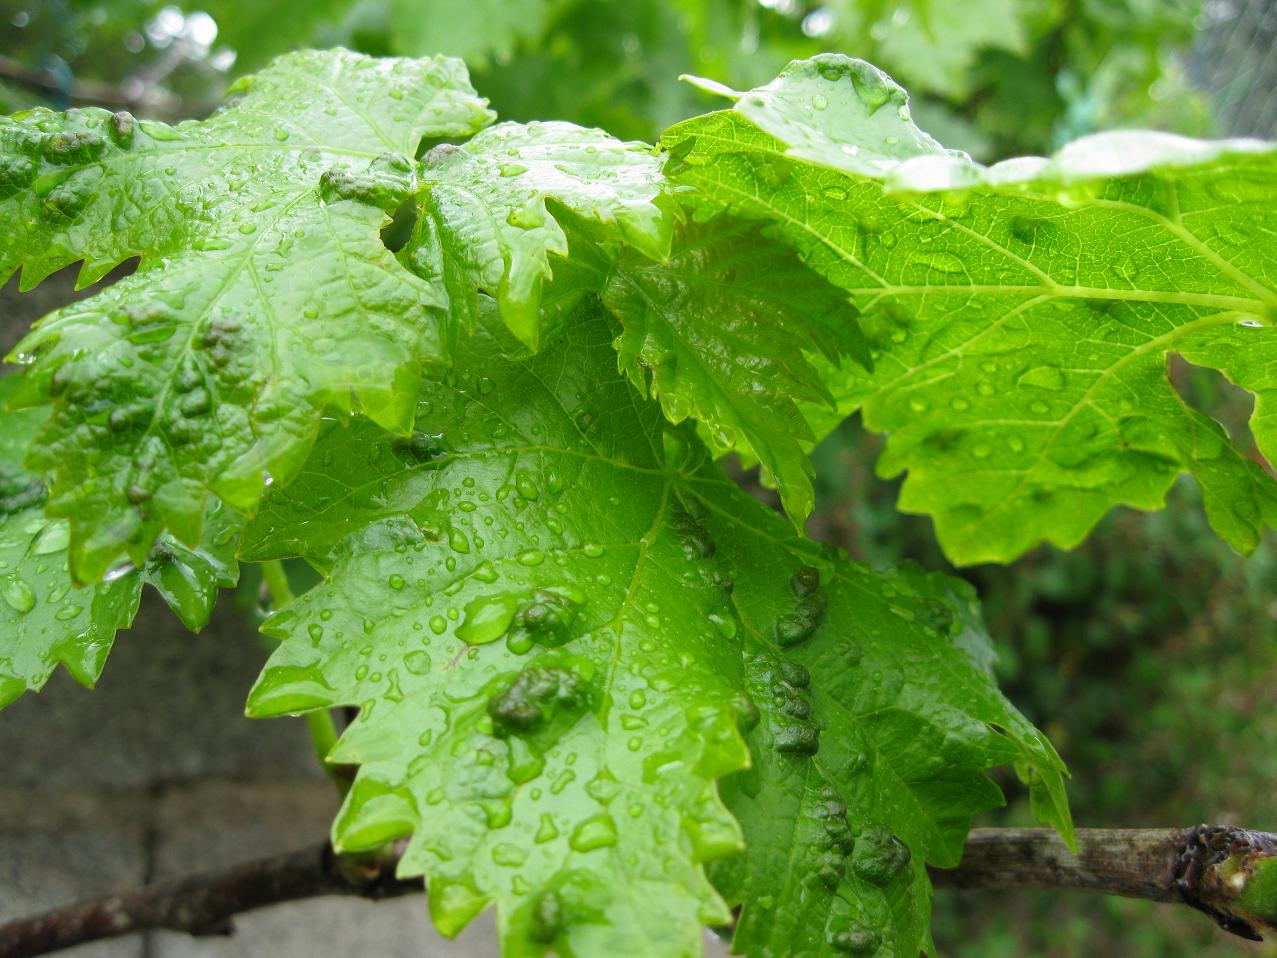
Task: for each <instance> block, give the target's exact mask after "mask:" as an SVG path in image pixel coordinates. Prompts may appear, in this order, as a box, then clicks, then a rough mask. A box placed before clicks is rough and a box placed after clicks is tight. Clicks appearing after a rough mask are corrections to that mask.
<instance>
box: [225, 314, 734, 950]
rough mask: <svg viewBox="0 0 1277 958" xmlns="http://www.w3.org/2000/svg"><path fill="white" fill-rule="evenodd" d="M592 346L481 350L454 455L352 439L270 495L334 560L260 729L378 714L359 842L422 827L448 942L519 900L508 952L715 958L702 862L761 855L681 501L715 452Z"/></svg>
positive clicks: (269, 672) (445, 407)
mask: <svg viewBox="0 0 1277 958" xmlns="http://www.w3.org/2000/svg"><path fill="white" fill-rule="evenodd" d="M595 309H596V310H597V307H595ZM569 336H570V338H569V339H568V341H567V342H566V343H564V344H562V345H561V346H560V348H558V349H556V350H555V351H554V352H553V354H548V355H546V356H544V357H543V358H540V359H537V360H535V361H534V362H533V363H531V364H529V365H528V366H520V365H514V364H510V363H506V362H502V361H501V360H500V359H499V356H500V353H499V351H498V350H497V348H496V347H495V346H492V345H489V346H487V347H486V348H485V347H484V346H483V345H482V341H481V340H478V339H476V340H472V341H471V342H470V343H469V348H468V349H467V351H466V354H465V357H463V358H461V359H459V361H458V368H457V370H456V373H455V378H454V379H452V380H450V382H449V383H448V384H447V385H437V386H436V385H432V386H428V387H427V388H426V390H425V392H424V397H425V398H424V400H423V404H422V410H421V415H420V418H419V420H418V428H419V429H422V430H432V431H434V430H442V435H441V436H438V437H437V438H432V437H431V436H430V435H429V434H427V433H426V432H422V433H421V434H420V435H419V436H418V437H416V438H415V439H413V440H409V441H407V442H406V443H405V442H401V441H396V440H394V439H393V438H391V437H388V436H385V435H384V434H381V435H377V434H376V432H375V427H373V426H372V424H371V423H367V424H365V425H364V426H363V427H359V426H355V427H352V428H350V429H331V430H329V431H328V432H327V433H326V434H325V435H324V436H323V437H322V438H321V440H320V441H319V443H318V445H317V447H316V450H315V458H314V460H313V461H314V462H315V467H314V471H313V472H311V471H306V472H303V474H302V475H301V477H300V478H299V479H298V480H297V482H296V483H294V484H293V486H292V487H290V488H289V489H287V490H284V491H283V492H282V493H281V494H280V495H279V496H278V497H276V496H272V497H271V498H270V499H268V501H267V504H266V506H265V508H264V510H263V513H262V515H261V516H260V517H259V518H258V520H257V522H256V523H255V526H254V528H255V529H267V530H272V531H273V534H274V535H275V536H276V537H278V536H279V535H280V529H281V527H284V528H286V529H287V530H288V531H289V532H288V534H289V535H290V536H293V537H294V538H291V539H289V540H288V542H289V544H290V545H291V546H292V547H293V549H295V551H300V552H303V553H306V554H311V553H312V552H317V553H319V554H322V555H325V556H328V555H331V556H332V561H331V563H329V562H321V563H320V564H321V565H324V566H329V565H330V566H331V571H330V573H329V576H328V578H327V580H326V581H325V582H324V583H322V584H321V585H319V586H318V587H316V588H315V589H314V590H312V591H311V592H309V593H307V594H306V595H305V596H303V597H302V598H301V599H299V600H298V601H297V602H296V603H295V604H293V605H291V606H289V607H287V608H285V609H284V610H283V611H282V612H280V613H279V614H278V615H276V616H275V617H273V618H272V619H270V620H268V622H267V624H266V626H265V630H266V631H267V632H268V634H271V635H274V636H278V637H279V638H281V639H283V640H284V641H283V643H282V645H281V647H280V649H279V651H278V652H277V653H276V654H275V655H274V656H273V657H272V659H271V661H270V663H269V664H268V666H267V668H266V670H265V672H264V673H263V675H262V677H261V679H260V680H259V682H258V684H257V686H256V688H255V689H254V691H253V694H252V696H251V698H250V702H249V712H250V714H253V715H273V714H280V713H289V712H297V711H302V710H305V709H313V708H320V707H329V706H335V705H339V704H341V705H361V706H362V710H361V713H360V717H359V719H358V721H357V722H356V723H355V724H354V725H353V726H352V727H351V728H350V729H349V730H348V731H347V732H346V734H345V735H344V736H343V737H342V739H341V741H340V743H339V744H338V746H337V748H336V749H335V751H334V752H333V753H332V755H331V756H330V759H331V760H332V761H335V762H346V763H359V764H361V765H362V766H363V768H362V770H361V773H360V776H359V778H358V780H357V781H356V783H355V786H354V788H353V789H352V791H351V793H350V797H349V799H348V800H347V802H346V804H345V806H344V807H343V809H342V811H341V813H340V815H339V817H338V820H337V822H336V825H335V827H334V836H333V837H334V843H335V844H336V846H337V847H338V848H340V849H347V850H353V849H359V848H364V847H371V846H375V845H378V844H380V843H381V842H384V841H386V840H387V839H389V838H392V837H397V836H398V835H400V834H403V833H406V832H408V831H412V830H414V829H415V832H416V834H415V837H414V840H413V842H412V844H411V845H410V847H409V849H408V851H407V853H406V855H405V856H404V859H403V864H402V866H401V874H406V875H416V874H421V873H423V872H424V873H426V874H428V875H429V891H430V905H431V913H432V915H433V917H434V920H435V922H436V924H437V925H438V927H439V928H440V929H441V930H442V931H443V932H444V933H446V934H454V933H456V932H457V931H458V930H459V929H460V928H461V927H462V926H464V925H465V924H466V923H467V922H468V921H469V920H470V918H472V917H473V916H474V915H475V914H476V913H477V912H478V911H480V910H482V908H483V907H484V906H485V905H486V904H487V903H488V902H490V901H496V902H497V903H498V904H499V906H500V915H499V921H500V928H501V937H502V941H503V953H504V954H506V955H507V956H512V955H523V954H541V953H542V952H544V951H545V950H546V949H547V948H550V947H551V946H554V947H555V949H556V950H558V951H560V953H564V954H634V955H640V954H641V955H652V956H661V958H668V956H671V955H684V954H692V953H696V952H698V951H699V942H700V925H701V923H703V922H711V923H718V924H722V923H725V922H727V921H728V920H730V917H731V916H730V913H729V912H728V911H727V910H726V908H725V907H724V905H723V903H722V901H721V899H720V898H719V897H718V895H717V894H716V893H715V892H714V891H713V889H712V887H711V886H710V885H709V882H708V880H707V879H706V878H705V876H704V873H703V871H702V868H701V865H700V863H701V862H702V861H703V860H705V859H708V858H713V857H718V856H721V855H723V854H726V853H729V852H733V851H736V850H738V849H739V848H740V834H739V830H738V829H737V827H736V825H735V823H734V822H733V820H732V819H731V817H730V816H729V815H727V814H726V812H725V811H724V810H723V808H722V806H721V803H720V802H719V799H718V796H717V792H716V789H715V784H714V783H715V779H716V778H717V777H719V776H721V775H724V774H726V773H728V772H730V771H733V770H735V769H738V768H741V767H743V766H744V764H745V763H746V761H747V753H746V748H745V744H744V740H743V738H742V735H741V733H740V731H739V730H738V728H737V721H738V714H737V709H738V708H740V707H741V701H740V696H739V693H738V688H739V686H740V683H741V663H740V657H739V654H738V652H737V651H736V650H735V648H734V647H733V645H732V644H730V643H725V642H724V641H723V637H722V635H721V633H719V632H718V631H717V629H716V628H715V626H714V625H713V621H714V620H715V618H721V617H723V616H730V614H731V613H730V610H729V599H728V595H727V592H726V591H725V589H724V582H723V580H722V578H721V575H720V574H719V573H718V571H717V569H716V567H715V566H714V564H713V563H712V562H711V561H710V560H709V558H708V556H707V555H706V554H705V553H706V550H707V549H708V548H710V547H709V546H708V544H706V543H705V542H703V541H701V540H700V539H699V538H698V536H699V531H698V529H697V528H696V527H695V526H694V524H690V522H689V520H688V518H687V517H686V514H685V512H684V511H683V509H682V507H681V506H680V504H679V497H680V491H679V482H678V473H677V472H676V471H675V470H676V468H677V466H678V464H679V462H680V461H681V459H680V458H678V457H681V456H686V455H691V454H693V450H694V449H695V448H696V447H695V439H694V437H693V436H692V435H691V434H690V433H689V432H687V431H680V432H678V433H675V434H671V435H670V436H669V438H668V439H667V440H663V438H662V425H661V421H660V413H659V410H658V409H656V408H655V407H653V406H649V405H647V404H646V403H644V402H643V401H642V400H641V399H640V398H639V397H638V395H637V394H635V393H634V392H632V391H631V389H630V388H629V386H628V385H627V384H626V383H625V382H624V381H623V380H622V379H621V378H620V377H619V376H618V374H617V373H616V371H615V365H616V364H615V358H614V354H613V352H612V348H611V337H612V330H611V329H610V328H609V326H608V325H607V324H605V323H603V322H600V321H595V322H591V323H589V324H588V325H587V326H586V327H585V328H583V329H582V328H580V327H579V325H578V327H577V329H576V331H575V332H573V333H570V334H569ZM485 353H487V355H485ZM665 444H668V447H669V448H665ZM700 454H701V455H702V457H703V455H704V453H703V450H702V451H701V453H700ZM671 457H674V458H671ZM326 493H327V494H326ZM285 516H287V518H286V519H285ZM382 517H384V518H382ZM361 526H362V529H361V530H360V531H358V532H355V533H354V534H353V535H349V532H350V530H351V529H359V528H360V527H361ZM343 533H346V534H347V535H348V537H347V538H344V539H339V536H341V535H342V534H343ZM249 537H250V542H251V541H252V539H253V531H252V530H250V533H249ZM268 538H269V536H262V537H259V538H258V542H264V541H265V540H266V539H268ZM334 542H336V543H337V544H336V545H335V546H334V545H333V543H334ZM248 549H249V550H250V551H251V552H253V553H254V554H258V555H263V554H267V552H266V550H265V549H264V548H263V547H262V546H261V545H259V546H256V547H254V546H252V545H249V546H248ZM286 551H289V550H287V549H280V550H275V551H274V554H279V553H281V552H286ZM653 916H660V918H659V921H655V922H653V921H652V918H653Z"/></svg>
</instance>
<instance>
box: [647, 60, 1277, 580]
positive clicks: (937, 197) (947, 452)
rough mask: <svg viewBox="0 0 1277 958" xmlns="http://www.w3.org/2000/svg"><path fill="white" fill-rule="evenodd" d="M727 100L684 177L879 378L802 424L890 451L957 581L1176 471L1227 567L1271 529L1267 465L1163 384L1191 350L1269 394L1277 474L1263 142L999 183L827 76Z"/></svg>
mask: <svg viewBox="0 0 1277 958" xmlns="http://www.w3.org/2000/svg"><path fill="white" fill-rule="evenodd" d="M707 85H708V86H709V87H710V88H711V89H716V90H719V91H720V92H721V91H722V88H720V87H718V86H717V85H714V84H707ZM730 95H731V96H732V97H733V98H734V99H736V103H735V106H734V107H733V109H731V110H729V111H724V112H720V113H716V114H710V115H708V116H706V117H702V118H699V119H695V120H690V121H687V122H685V123H683V124H680V125H678V126H675V127H673V128H672V129H670V130H669V131H667V133H666V135H665V137H664V140H663V142H664V143H665V145H666V146H667V147H668V148H669V149H671V150H672V151H674V152H675V153H676V154H677V155H678V156H679V157H680V163H679V165H678V167H677V170H676V171H675V172H674V176H675V179H677V180H678V181H679V182H681V183H683V184H685V185H687V186H692V187H695V189H696V191H697V192H696V194H695V199H691V198H690V196H691V195H690V194H683V195H684V197H686V198H687V201H688V202H695V203H699V204H702V205H704V206H705V207H706V208H708V209H710V210H719V209H724V208H725V209H730V210H732V211H733V212H734V213H736V214H738V215H743V216H747V217H752V218H755V219H758V220H761V221H763V222H765V223H766V224H767V230H768V231H769V232H770V233H771V234H772V235H775V236H778V237H783V238H784V239H785V240H786V241H787V242H789V243H791V244H792V245H793V246H794V247H795V248H796V249H797V250H798V252H799V254H800V255H801V256H802V257H803V258H804V261H805V262H806V263H807V264H808V265H809V266H811V267H812V268H813V269H815V270H816V271H817V272H819V273H821V274H822V275H824V276H825V277H826V278H828V279H829V280H830V281H831V282H833V283H834V284H835V285H837V286H839V287H841V288H842V289H844V290H845V291H846V292H848V293H849V294H850V295H851V297H852V301H853V303H854V304H855V305H856V306H857V307H858V308H859V310H860V314H861V315H860V318H859V323H860V325H861V328H862V329H863V330H864V334H865V335H866V337H867V338H868V340H869V342H870V344H871V347H872V351H871V354H872V356H873V359H874V368H873V371H872V372H871V373H870V372H866V371H865V370H863V369H857V368H856V367H854V366H853V365H851V364H846V365H844V366H843V367H842V370H841V372H835V371H833V370H832V369H828V370H826V385H828V387H829V388H830V390H831V392H833V394H834V395H835V397H836V398H837V400H838V402H839V408H838V413H837V415H835V416H830V415H829V414H828V413H827V412H825V411H823V410H822V409H820V408H819V407H809V408H808V409H807V412H808V414H809V420H810V421H811V422H812V424H813V426H814V428H815V431H816V432H817V434H822V433H823V432H824V431H826V430H827V429H828V428H830V427H831V426H832V424H833V423H834V422H835V421H836V420H837V419H838V418H840V417H841V416H844V415H847V414H850V413H851V412H853V411H855V410H859V411H860V412H861V415H862V416H863V418H864V422H865V424H866V425H867V426H868V427H869V428H871V429H874V430H877V431H882V432H887V433H889V439H888V442H887V446H886V451H885V453H884V454H883V457H882V459H881V460H880V462H879V471H880V472H881V473H882V474H883V475H885V476H891V475H896V474H898V473H901V472H905V471H907V473H908V475H907V478H906V479H905V482H904V486H903V488H902V491H901V496H900V507H901V508H902V509H905V510H907V511H912V512H923V513H927V514H930V515H931V516H932V517H933V519H934V521H935V525H936V531H937V534H938V536H939V538H940V541H941V543H942V545H943V546H944V548H945V550H946V552H947V553H948V554H949V555H950V556H951V557H952V558H953V559H954V560H955V561H957V562H961V563H973V562H981V561H1006V560H1009V559H1012V558H1014V557H1015V556H1017V555H1020V554H1021V553H1023V552H1024V551H1025V550H1027V549H1029V548H1031V547H1032V546H1034V545H1035V544H1037V543H1038V542H1041V541H1043V540H1046V541H1049V542H1052V543H1055V544H1057V545H1060V546H1063V547H1069V546H1072V545H1074V544H1076V543H1077V542H1078V541H1080V540H1081V539H1082V538H1083V536H1084V535H1085V534H1086V532H1087V531H1088V530H1089V529H1090V528H1091V527H1092V526H1093V525H1094V524H1095V522H1096V521H1098V519H1099V518H1100V516H1102V515H1103V514H1104V513H1105V512H1106V511H1107V510H1108V509H1110V508H1111V507H1112V506H1114V505H1118V504H1125V505H1130V506H1135V507H1137V508H1142V509H1154V508H1158V507H1159V506H1160V505H1161V504H1162V503H1163V501H1164V496H1165V492H1166V490H1167V489H1168V488H1169V486H1170V485H1171V483H1172V482H1173V481H1174V480H1175V478H1176V477H1177V476H1178V475H1179V474H1180V473H1182V472H1190V473H1192V475H1193V476H1194V477H1195V478H1196V480H1197V482H1198V483H1199V484H1200V485H1201V487H1202V491H1203V497H1204V500H1205V504H1206V509H1207V513H1208V516H1209V518H1210V520H1211V523H1212V525H1213V526H1214V527H1215V529H1216V530H1217V531H1218V532H1219V533H1220V534H1221V535H1222V536H1223V537H1224V538H1225V539H1226V540H1227V541H1228V542H1229V543H1231V544H1232V545H1233V546H1234V547H1236V548H1238V549H1240V550H1243V551H1247V550H1249V549H1251V548H1253V547H1254V545H1255V543H1256V542H1257V540H1258V536H1259V532H1260V529H1261V528H1262V527H1263V525H1264V524H1269V525H1272V524H1274V522H1277V486H1274V484H1273V482H1272V480H1271V479H1270V478H1269V476H1268V475H1267V474H1266V473H1265V471H1264V468H1263V466H1262V465H1261V464H1260V463H1257V462H1255V461H1253V460H1252V458H1250V456H1249V455H1248V454H1247V452H1246V451H1245V450H1244V449H1242V448H1240V447H1239V446H1238V445H1236V444H1235V443H1234V442H1232V441H1231V440H1230V438H1229V436H1228V434H1227V433H1226V432H1225V431H1224V429H1223V428H1222V427H1221V426H1220V425H1219V424H1218V423H1216V422H1214V421H1213V420H1211V419H1210V418H1209V417H1207V416H1206V415H1204V414H1202V413H1201V412H1199V411H1197V410H1195V409H1193V408H1190V407H1189V406H1187V405H1186V404H1185V403H1184V402H1182V401H1181V400H1180V398H1179V396H1178V395H1177V394H1176V392H1175V391H1174V389H1173V387H1172V385H1171V384H1170V382H1169V381H1168V379H1167V376H1166V370H1165V364H1166V357H1167V355H1168V354H1170V353H1178V354H1179V355H1182V356H1183V357H1184V358H1186V359H1188V360H1189V361H1190V362H1193V363H1196V364H1199V365H1202V366H1208V367H1211V368H1214V369H1218V370H1220V371H1221V372H1222V373H1224V375H1225V376H1227V377H1228V379H1230V380H1231V381H1232V382H1234V383H1236V384H1237V385H1239V386H1241V387H1243V388H1245V389H1247V390H1249V391H1250V392H1252V393H1254V394H1255V396H1256V408H1255V413H1254V415H1253V417H1252V419H1251V426H1252V429H1253V432H1254V435H1255V438H1256V441H1257V444H1258V447H1259V450H1260V452H1261V453H1262V454H1263V455H1264V456H1266V457H1268V458H1269V459H1272V457H1273V456H1274V455H1277V431H1275V430H1274V427H1273V422H1272V418H1271V415H1270V414H1269V413H1268V410H1267V405H1268V402H1269V396H1270V395H1271V394H1272V392H1273V390H1274V388H1277V381H1275V380H1274V379H1273V376H1272V370H1273V369H1274V368H1275V367H1274V365H1273V362H1272V358H1273V357H1274V355H1277V354H1275V350H1277V340H1274V337H1273V332H1272V329H1271V327H1272V324H1273V323H1274V322H1275V321H1277V272H1275V271H1274V266H1273V263H1274V259H1273V257H1272V256H1271V249H1270V247H1271V242H1270V241H1271V237H1272V231H1271V228H1270V226H1269V225H1268V224H1269V220H1270V219H1271V218H1272V215H1273V212H1274V207H1273V198H1274V197H1275V196H1277V163H1275V159H1277V152H1274V150H1273V148H1272V147H1271V146H1269V145H1266V144H1260V143H1256V142H1254V141H1247V140H1227V141H1221V142H1217V143H1207V142H1200V141H1194V140H1187V139H1183V138H1180V137H1174V136H1169V135H1165V134H1155V133H1141V132H1125V133H1111V134H1100V135H1097V136H1094V137H1088V138H1085V139H1083V140H1079V141H1077V142H1075V143H1073V144H1071V145H1069V146H1067V147H1065V148H1064V149H1063V150H1062V151H1061V152H1060V153H1059V154H1058V155H1057V156H1056V157H1054V158H1053V159H1050V160H1048V159H1041V158H1026V159H1019V160H1009V161H1007V162H1005V163H1002V164H998V165H996V166H994V167H991V168H987V169H986V168H983V167H980V166H978V165H977V164H974V163H972V162H971V161H970V160H969V159H968V158H967V157H966V156H965V155H962V154H956V153H953V152H951V151H947V150H945V149H943V148H942V147H941V146H940V144H938V143H936V142H935V141H934V140H933V139H932V138H930V137H929V136H927V135H926V134H925V133H923V132H922V131H920V130H918V128H917V127H916V126H915V125H914V124H913V123H912V122H911V121H910V119H909V113H908V105H907V98H906V95H905V93H904V91H903V90H902V89H901V88H900V87H899V86H897V85H896V84H895V83H894V82H892V81H891V79H890V78H889V77H887V76H886V75H885V74H883V73H881V72H880V71H878V70H877V69H875V68H874V67H872V66H870V65H869V64H867V63H864V62H862V61H857V60H851V59H849V58H846V57H841V56H835V55H824V56H820V57H816V58H813V59H811V60H806V61H795V62H794V63H792V64H790V66H789V67H788V68H786V70H785V71H783V72H782V73H781V75H780V76H779V77H778V78H777V79H776V80H775V81H773V82H772V83H770V84H768V85H767V86H764V87H760V88H758V89H757V90H754V91H752V92H749V93H745V94H737V93H730ZM816 361H817V362H818V361H819V357H817V359H816Z"/></svg>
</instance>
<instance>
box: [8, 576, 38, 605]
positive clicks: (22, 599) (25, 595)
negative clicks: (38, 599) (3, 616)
mask: <svg viewBox="0 0 1277 958" xmlns="http://www.w3.org/2000/svg"><path fill="white" fill-rule="evenodd" d="M0 595H2V596H4V601H5V602H7V603H8V604H9V607H10V608H11V609H13V610H14V611H15V612H20V613H27V612H30V611H31V610H32V609H33V608H35V593H34V592H32V591H31V586H29V585H27V584H26V583H25V582H23V581H22V580H21V579H20V578H18V577H17V575H15V574H14V573H12V572H10V573H9V574H8V575H5V576H0Z"/></svg>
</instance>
